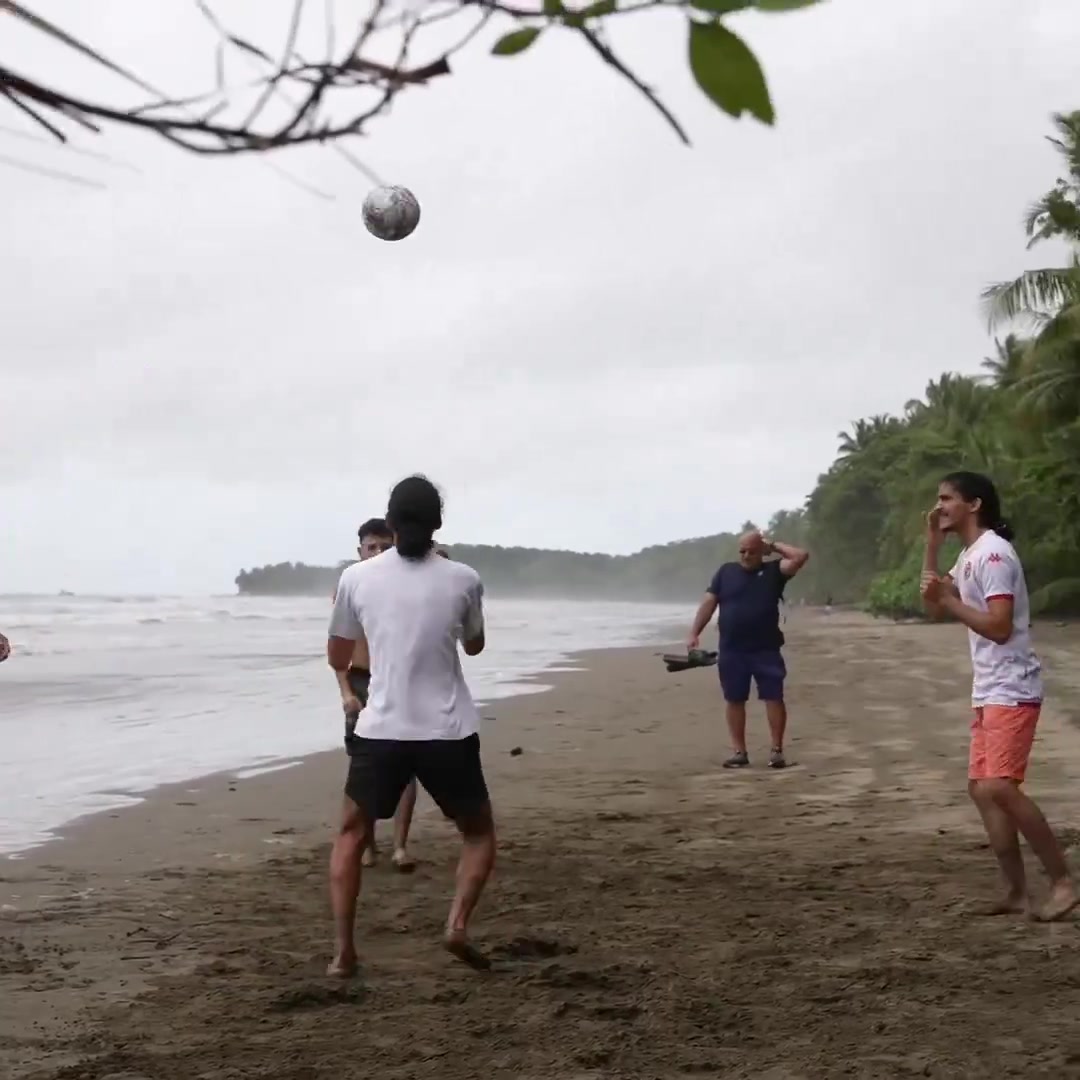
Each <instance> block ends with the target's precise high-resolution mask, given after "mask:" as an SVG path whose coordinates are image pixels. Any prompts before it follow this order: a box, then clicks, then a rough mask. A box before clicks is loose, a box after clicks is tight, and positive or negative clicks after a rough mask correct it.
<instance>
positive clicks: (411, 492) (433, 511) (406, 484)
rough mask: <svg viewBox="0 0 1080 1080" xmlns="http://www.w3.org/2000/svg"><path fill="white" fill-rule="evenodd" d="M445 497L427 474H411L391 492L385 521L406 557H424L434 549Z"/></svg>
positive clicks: (400, 550) (440, 524)
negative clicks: (443, 497) (434, 538)
mask: <svg viewBox="0 0 1080 1080" xmlns="http://www.w3.org/2000/svg"><path fill="white" fill-rule="evenodd" d="M442 507H443V502H442V496H441V495H440V494H439V489H438V488H437V487H436V486H435V485H434V484H433V483H432V482H431V481H430V480H429V479H428V478H427V477H426V476H419V475H417V476H409V477H406V478H405V479H404V480H402V481H401V482H400V483H399V484H397V485H396V486H395V487H394V490H393V491H391V492H390V505H389V506H388V507H387V508H386V523H387V524H388V525H389V526H390V528H391V529H393V531H394V543H395V546H396V547H397V550H398V554H399V555H400V556H401V557H402V558H404V559H422V558H424V556H425V555H427V554H428V552H429V551H431V548H432V545H433V543H434V540H433V537H434V535H435V532H436V531H437V530H438V529H441V528H442Z"/></svg>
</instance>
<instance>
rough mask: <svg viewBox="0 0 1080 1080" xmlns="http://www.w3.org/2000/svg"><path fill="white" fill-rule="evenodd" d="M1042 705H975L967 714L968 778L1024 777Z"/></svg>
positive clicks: (1007, 778)
mask: <svg viewBox="0 0 1080 1080" xmlns="http://www.w3.org/2000/svg"><path fill="white" fill-rule="evenodd" d="M1041 708H1042V705H1041V704H1040V703H1039V702H1037V701H1034V702H1026V703H1025V704H1023V705H982V706H977V707H976V708H975V710H974V715H973V716H972V718H971V752H970V754H969V756H968V779H969V780H997V779H1005V780H1017V781H1022V780H1023V779H1024V773H1026V772H1027V763H1028V758H1029V757H1030V756H1031V744H1032V743H1033V742H1034V741H1035V725H1036V724H1038V722H1039V710H1040V709H1041Z"/></svg>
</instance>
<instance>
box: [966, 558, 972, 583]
mask: <svg viewBox="0 0 1080 1080" xmlns="http://www.w3.org/2000/svg"><path fill="white" fill-rule="evenodd" d="M969 577H971V563H970V562H966V563H964V580H965V581H967V579H968V578H969Z"/></svg>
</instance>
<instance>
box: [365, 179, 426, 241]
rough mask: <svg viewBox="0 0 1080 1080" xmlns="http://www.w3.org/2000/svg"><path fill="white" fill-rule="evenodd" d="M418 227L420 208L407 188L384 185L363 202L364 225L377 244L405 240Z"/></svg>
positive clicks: (369, 193)
mask: <svg viewBox="0 0 1080 1080" xmlns="http://www.w3.org/2000/svg"><path fill="white" fill-rule="evenodd" d="M419 223H420V204H419V203H418V202H417V201H416V196H415V195H414V194H413V193H412V192H411V191H410V190H409V189H408V188H406V187H400V186H399V185H397V184H387V185H386V186H385V187H377V188H375V189H373V190H372V191H369V192H368V196H367V198H366V199H364V225H365V226H366V228H367V231H368V232H369V233H371V235H372V236H377V237H378V238H379V239H380V240H404V239H405V237H406V236H408V235H409V234H410V233H411V232H412V231H413V230H414V229H415V228H416V226H417V225H418V224H419Z"/></svg>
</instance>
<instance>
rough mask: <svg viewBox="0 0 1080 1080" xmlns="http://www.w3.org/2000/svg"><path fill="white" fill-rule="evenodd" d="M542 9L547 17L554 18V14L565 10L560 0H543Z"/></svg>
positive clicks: (563, 12)
mask: <svg viewBox="0 0 1080 1080" xmlns="http://www.w3.org/2000/svg"><path fill="white" fill-rule="evenodd" d="M543 10H544V14H545V15H547V16H548V17H549V18H554V17H555V16H556V15H563V14H565V12H566V8H564V7H563V2H562V0H544V8H543Z"/></svg>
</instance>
